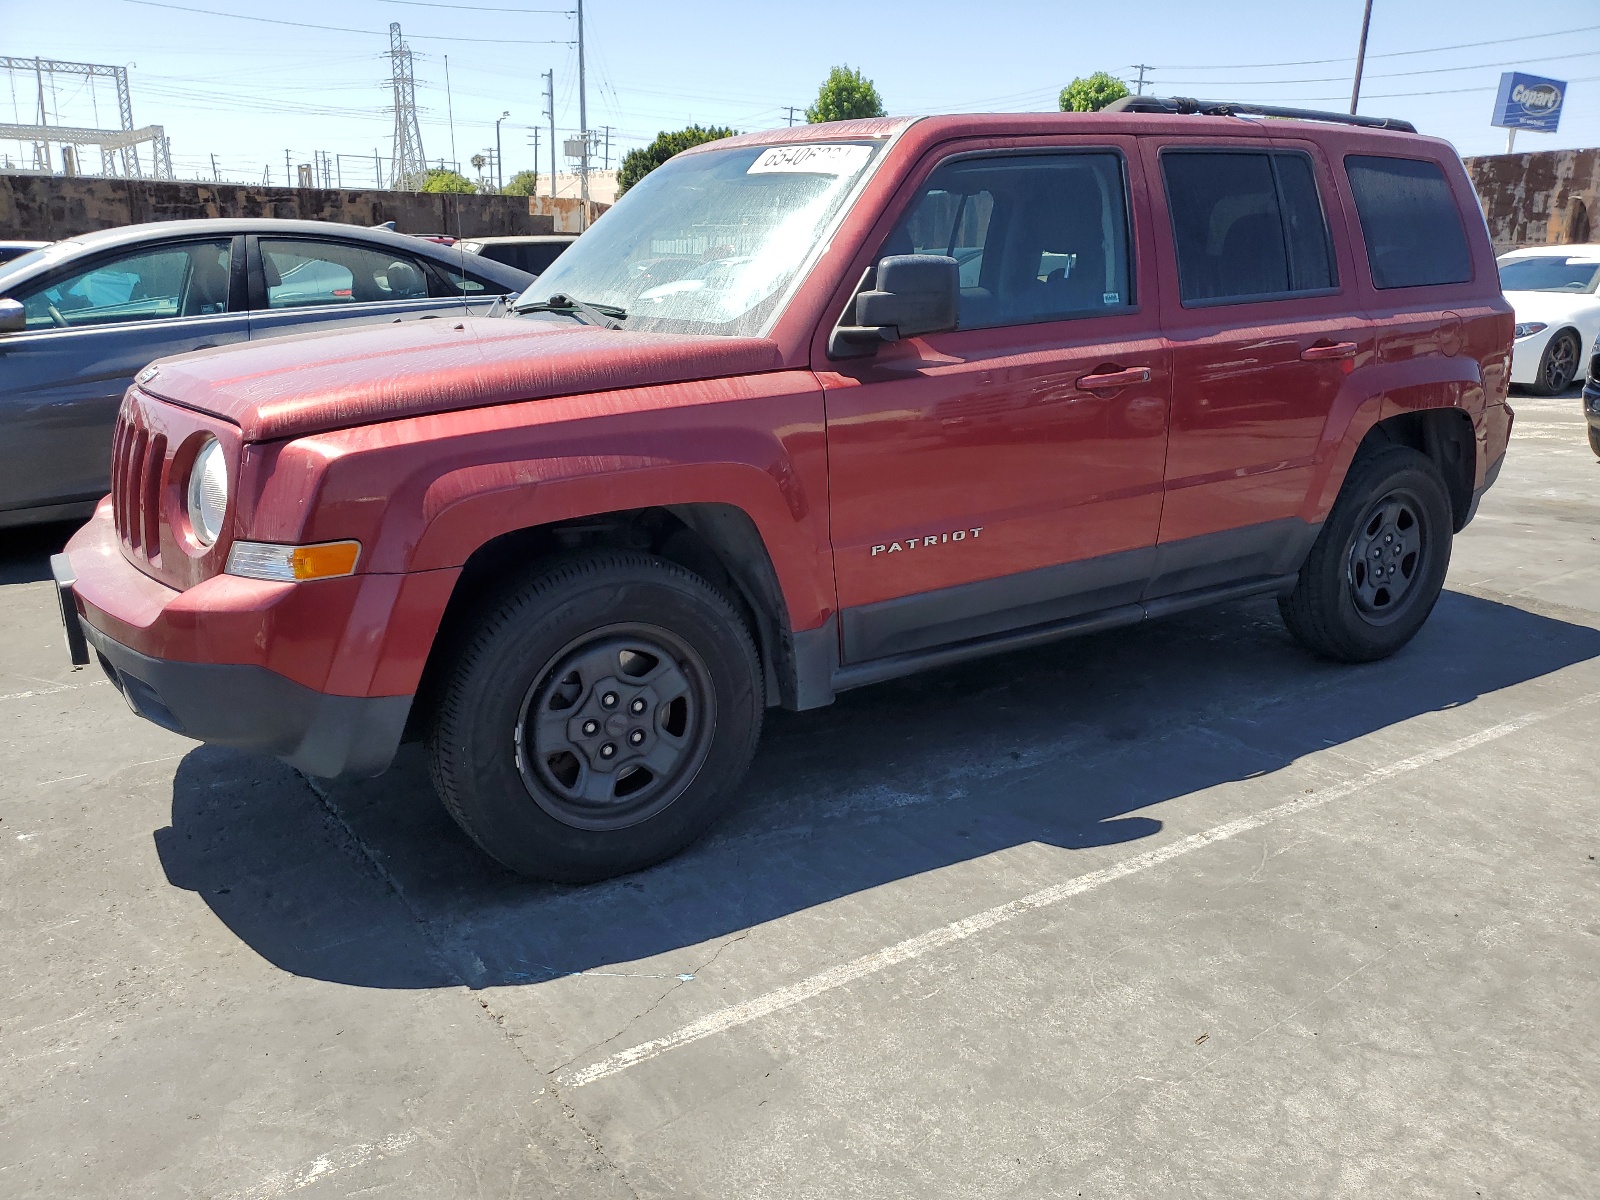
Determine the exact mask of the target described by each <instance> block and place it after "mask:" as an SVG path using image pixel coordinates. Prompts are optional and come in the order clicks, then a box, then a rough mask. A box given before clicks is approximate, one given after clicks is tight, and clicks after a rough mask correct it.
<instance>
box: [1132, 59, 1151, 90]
mask: <svg viewBox="0 0 1600 1200" xmlns="http://www.w3.org/2000/svg"><path fill="white" fill-rule="evenodd" d="M1134 70H1136V71H1138V72H1139V82H1138V83H1137V84H1136V85H1135V86H1134V89H1133V94H1134V95H1135V96H1142V95H1144V73H1145V72H1146V71H1153V70H1155V68H1154V67H1147V66H1145V64H1144V63H1136V64H1135V65H1134Z"/></svg>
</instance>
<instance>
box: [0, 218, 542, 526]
mask: <svg viewBox="0 0 1600 1200" xmlns="http://www.w3.org/2000/svg"><path fill="white" fill-rule="evenodd" d="M532 280H533V277H532V276H531V275H529V274H527V273H525V272H523V271H519V270H517V269H516V268H515V267H508V266H506V265H504V264H503V263H500V262H496V261H494V260H492V259H480V258H476V257H468V256H464V255H463V254H462V253H461V252H460V251H458V250H454V249H450V248H447V247H444V246H440V245H437V244H435V243H432V242H427V241H424V240H422V239H419V238H412V237H407V236H405V235H403V234H396V233H391V232H389V231H387V230H383V229H365V228H360V227H357V226H353V225H334V224H328V223H325V222H320V221H279V220H250V219H235V220H200V221H162V222H158V223H153V224H148V225H131V226H127V227H124V228H121V229H108V230H103V231H101V232H98V233H89V234H84V235H83V236H81V237H75V238H69V239H67V240H65V241H60V242H52V243H49V244H47V245H45V246H44V247H42V248H39V249H36V250H33V251H32V252H30V253H28V254H24V255H22V256H21V257H20V258H17V259H15V260H13V261H12V262H10V263H7V264H5V265H3V266H0V528H3V527H5V526H10V525H23V524H30V523H35V522H39V521H51V520H61V519H68V518H73V517H86V516H88V515H89V514H90V513H91V512H93V511H94V504H95V501H96V500H98V499H99V498H100V497H101V496H103V495H104V494H105V492H106V489H107V488H108V487H109V486H110V479H111V474H110V472H111V428H112V425H113V423H114V422H115V420H116V415H117V406H118V405H119V404H121V403H122V394H123V393H124V392H125V391H127V389H128V385H129V384H131V383H132V382H133V378H134V376H135V375H136V374H138V372H139V370H140V369H141V368H142V367H144V365H145V364H146V363H148V362H150V361H151V360H152V359H156V358H164V357H166V356H168V355H172V354H179V353H183V352H185V351H189V350H202V349H206V348H209V347H213V346H225V345H230V344H233V343H237V342H245V341H253V340H256V339H260V338H265V337H274V336H279V335H283V334H289V333H305V332H309V331H312V330H320V329H332V328H339V327H345V326H351V325H368V324H382V323H389V322H395V321H405V320H416V319H422V318H427V317H442V316H446V315H450V314H469V313H482V312H485V311H487V310H488V308H489V307H490V306H491V305H492V304H493V303H494V301H495V300H496V299H497V298H498V297H500V296H503V295H505V294H507V293H518V292H521V291H522V290H523V289H524V288H525V287H527V285H528V284H529V283H531V282H532Z"/></svg>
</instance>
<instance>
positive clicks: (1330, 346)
mask: <svg viewBox="0 0 1600 1200" xmlns="http://www.w3.org/2000/svg"><path fill="white" fill-rule="evenodd" d="M1355 356H1356V344H1355V343H1354V342H1331V343H1323V344H1322V345H1318V346H1307V347H1306V348H1305V349H1304V350H1302V351H1300V357H1301V358H1303V359H1304V360H1305V361H1306V362H1325V361H1326V360H1328V359H1330V358H1354V357H1355Z"/></svg>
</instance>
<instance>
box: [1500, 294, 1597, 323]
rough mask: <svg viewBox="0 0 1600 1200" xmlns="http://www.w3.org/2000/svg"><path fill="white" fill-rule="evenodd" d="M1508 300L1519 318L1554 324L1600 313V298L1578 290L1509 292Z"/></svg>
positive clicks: (1519, 319)
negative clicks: (1577, 291)
mask: <svg viewBox="0 0 1600 1200" xmlns="http://www.w3.org/2000/svg"><path fill="white" fill-rule="evenodd" d="M1505 295H1506V300H1507V301H1508V302H1509V303H1510V305H1511V307H1512V308H1513V309H1515V310H1516V314H1517V320H1518V321H1519V322H1520V321H1543V322H1544V323H1545V324H1546V325H1554V324H1556V323H1557V322H1558V321H1571V320H1575V319H1577V318H1579V317H1588V316H1592V315H1596V314H1600V299H1597V298H1596V297H1595V296H1593V295H1590V294H1586V293H1585V294H1580V293H1576V292H1507V293H1506V294H1505Z"/></svg>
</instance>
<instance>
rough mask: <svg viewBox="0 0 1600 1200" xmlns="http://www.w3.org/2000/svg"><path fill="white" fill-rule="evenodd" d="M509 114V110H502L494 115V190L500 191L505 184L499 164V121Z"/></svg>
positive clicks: (503, 172) (504, 174)
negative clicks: (496, 115) (497, 114)
mask: <svg viewBox="0 0 1600 1200" xmlns="http://www.w3.org/2000/svg"><path fill="white" fill-rule="evenodd" d="M510 115H511V114H510V113H509V112H503V113H501V114H500V115H499V116H498V117H496V118H495V119H494V187H495V191H500V190H501V189H502V188H504V187H505V186H506V173H505V170H504V168H502V167H501V165H500V122H501V121H504V120H505V119H506V118H507V117H509V116H510Z"/></svg>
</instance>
